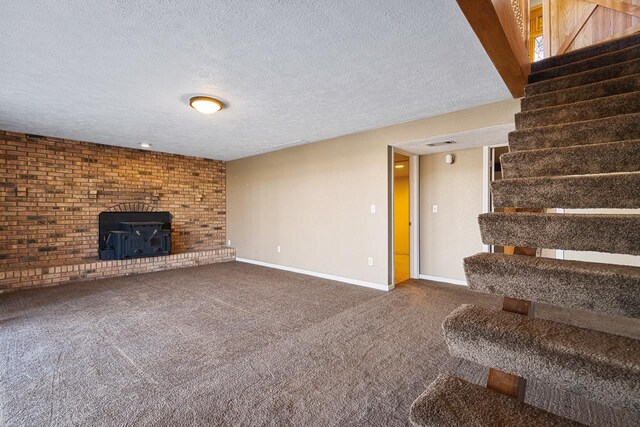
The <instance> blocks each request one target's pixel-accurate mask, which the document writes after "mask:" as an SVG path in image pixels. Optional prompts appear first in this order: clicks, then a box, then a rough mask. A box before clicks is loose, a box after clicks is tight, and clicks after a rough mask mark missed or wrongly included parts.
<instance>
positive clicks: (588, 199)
mask: <svg viewBox="0 0 640 427" xmlns="http://www.w3.org/2000/svg"><path fill="white" fill-rule="evenodd" d="M491 194H492V197H493V203H494V206H495V207H498V208H505V207H516V208H575V209H580V208H614V209H634V208H640V172H620V173H606V174H592V175H569V176H541V177H529V178H510V179H501V180H497V181H493V182H492V183H491Z"/></svg>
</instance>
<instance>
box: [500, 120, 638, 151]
mask: <svg viewBox="0 0 640 427" xmlns="http://www.w3.org/2000/svg"><path fill="white" fill-rule="evenodd" d="M638 135H640V113H633V114H624V115H619V116H613V117H605V118H601V119H594V120H586V121H582V122H573V123H562V124H557V125H549V126H543V127H537V128H535V129H523V130H515V131H512V132H509V149H510V150H511V151H519V150H535V149H540V148H550V147H568V146H574V145H587V144H600V143H604V142H613V141H627V140H634V139H638Z"/></svg>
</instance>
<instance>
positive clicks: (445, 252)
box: [420, 148, 483, 280]
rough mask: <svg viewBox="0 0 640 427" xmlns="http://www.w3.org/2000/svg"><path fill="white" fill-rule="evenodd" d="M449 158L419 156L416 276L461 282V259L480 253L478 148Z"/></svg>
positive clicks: (480, 164)
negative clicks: (417, 269)
mask: <svg viewBox="0 0 640 427" xmlns="http://www.w3.org/2000/svg"><path fill="white" fill-rule="evenodd" d="M450 153H453V154H455V156H456V158H455V162H454V163H453V164H451V165H448V164H446V163H445V161H444V156H445V153H440V154H431V155H428V156H420V274H423V275H429V276H437V277H442V278H447V279H456V280H465V276H464V270H463V268H462V259H463V258H464V257H467V256H470V255H473V254H476V253H478V252H482V241H481V239H480V229H479V228H478V215H479V214H480V213H482V173H483V172H482V148H473V149H469V150H458V151H450ZM433 205H438V212H437V213H434V212H433V209H432V208H433Z"/></svg>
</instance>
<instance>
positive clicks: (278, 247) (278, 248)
mask: <svg viewBox="0 0 640 427" xmlns="http://www.w3.org/2000/svg"><path fill="white" fill-rule="evenodd" d="M276 251H277V252H278V253H280V245H278V246H276Z"/></svg>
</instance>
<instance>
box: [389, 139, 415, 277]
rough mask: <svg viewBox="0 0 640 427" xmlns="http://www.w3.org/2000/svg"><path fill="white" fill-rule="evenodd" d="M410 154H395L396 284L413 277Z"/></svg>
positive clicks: (394, 237)
mask: <svg viewBox="0 0 640 427" xmlns="http://www.w3.org/2000/svg"><path fill="white" fill-rule="evenodd" d="M410 168H411V165H410V161H409V156H405V155H404V154H401V153H398V152H394V155H393V261H394V262H393V266H394V284H397V283H400V282H404V281H405V280H408V279H409V278H410V277H411V197H410V194H411V184H410V170H411V169H410Z"/></svg>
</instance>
